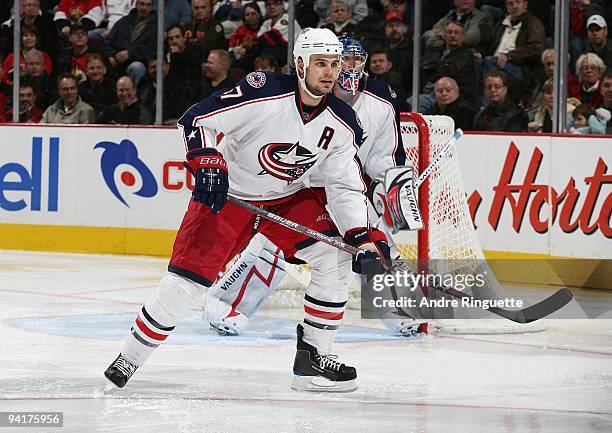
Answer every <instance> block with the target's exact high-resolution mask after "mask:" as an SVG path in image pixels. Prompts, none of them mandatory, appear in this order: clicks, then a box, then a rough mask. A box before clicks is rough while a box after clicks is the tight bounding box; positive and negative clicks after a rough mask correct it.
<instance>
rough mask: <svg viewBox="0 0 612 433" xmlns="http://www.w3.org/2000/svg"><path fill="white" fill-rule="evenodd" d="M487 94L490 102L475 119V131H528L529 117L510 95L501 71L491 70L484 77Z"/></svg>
mask: <svg viewBox="0 0 612 433" xmlns="http://www.w3.org/2000/svg"><path fill="white" fill-rule="evenodd" d="M484 87H485V96H486V97H487V99H488V101H489V103H488V105H486V106H485V107H484V108H483V109H482V110H480V112H479V113H478V114H477V115H476V118H475V119H474V127H473V129H474V130H475V131H496V132H497V131H505V132H525V131H527V123H528V118H527V114H526V113H525V111H523V110H522V109H521V107H519V106H518V105H517V104H515V103H514V102H512V101H511V100H510V99H509V98H508V97H507V95H508V83H507V81H506V76H505V75H504V74H503V73H501V72H499V71H493V72H489V73H488V74H487V75H486V76H485V79H484Z"/></svg>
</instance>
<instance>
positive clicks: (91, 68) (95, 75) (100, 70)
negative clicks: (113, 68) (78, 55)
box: [87, 59, 106, 83]
mask: <svg viewBox="0 0 612 433" xmlns="http://www.w3.org/2000/svg"><path fill="white" fill-rule="evenodd" d="M105 74H106V66H104V63H102V62H101V61H100V60H98V59H93V60H90V61H89V62H88V63H87V78H89V80H90V81H93V82H94V83H97V82H99V81H102V79H103V78H104V75H105Z"/></svg>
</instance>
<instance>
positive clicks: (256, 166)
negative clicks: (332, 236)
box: [178, 72, 368, 233]
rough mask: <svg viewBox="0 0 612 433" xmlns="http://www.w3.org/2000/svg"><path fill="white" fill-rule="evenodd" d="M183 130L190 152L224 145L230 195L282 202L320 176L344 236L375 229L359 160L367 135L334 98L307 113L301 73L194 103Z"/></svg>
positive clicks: (260, 79) (251, 78)
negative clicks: (370, 220)
mask: <svg viewBox="0 0 612 433" xmlns="http://www.w3.org/2000/svg"><path fill="white" fill-rule="evenodd" d="M178 126H179V130H180V132H181V135H182V139H183V140H184V143H185V146H186V148H187V150H190V149H194V148H197V147H215V146H216V147H218V149H219V151H220V152H221V153H222V154H223V156H224V157H225V159H226V161H227V163H228V171H229V180H230V194H232V195H234V196H236V197H239V198H241V199H244V200H248V201H252V202H253V201H255V202H257V201H264V202H267V201H273V200H278V199H282V198H285V197H288V196H291V195H292V194H295V193H296V192H297V191H299V190H300V189H303V188H305V187H308V186H310V185H311V181H310V177H311V176H312V175H317V177H318V178H320V179H322V186H324V187H325V190H326V195H327V209H328V211H329V212H330V216H331V217H332V219H333V220H334V222H335V223H336V225H337V226H338V229H339V230H340V233H345V232H346V231H347V230H349V229H351V228H354V227H366V226H367V225H368V220H367V207H366V198H365V195H364V192H365V184H364V182H363V179H362V178H361V170H360V166H359V163H358V161H357V158H356V153H357V150H358V147H359V145H360V144H361V141H362V134H363V131H362V128H361V126H360V123H359V120H358V118H357V115H356V114H355V112H354V111H353V109H351V107H350V106H349V105H348V104H346V103H344V102H343V101H341V100H339V99H338V98H336V97H335V96H333V95H327V96H325V97H324V98H323V100H322V102H321V103H320V104H319V106H317V107H316V109H315V110H314V111H313V112H312V113H311V114H310V115H308V114H306V113H305V112H304V111H303V110H302V103H301V100H300V97H299V91H298V81H297V77H296V76H294V75H285V74H274V73H263V72H252V73H250V74H249V75H247V76H246V77H245V78H243V79H242V80H241V81H240V83H238V85H237V86H236V87H235V88H233V89H230V90H228V91H225V92H216V93H214V94H213V95H212V96H210V97H209V98H206V99H204V100H203V101H201V102H199V103H198V104H195V105H194V106H192V107H191V108H190V109H189V110H188V111H187V112H186V113H185V114H184V115H183V116H182V117H181V119H179V122H178Z"/></svg>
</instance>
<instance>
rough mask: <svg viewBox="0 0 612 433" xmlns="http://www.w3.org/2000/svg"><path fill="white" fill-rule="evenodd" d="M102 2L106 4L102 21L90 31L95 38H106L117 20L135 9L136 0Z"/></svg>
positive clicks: (90, 34) (107, 0)
mask: <svg viewBox="0 0 612 433" xmlns="http://www.w3.org/2000/svg"><path fill="white" fill-rule="evenodd" d="M102 4H103V6H104V9H103V10H104V14H103V15H102V23H101V24H100V26H99V27H96V28H95V29H93V30H92V31H90V32H89V37H90V38H93V39H97V38H102V39H106V38H107V37H108V35H109V34H110V31H111V30H112V29H113V27H114V26H115V24H116V23H117V21H119V20H120V19H121V18H123V17H125V16H127V15H128V14H129V13H130V11H131V10H132V9H134V6H136V0H103V3H102Z"/></svg>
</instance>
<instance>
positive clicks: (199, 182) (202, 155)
mask: <svg viewBox="0 0 612 433" xmlns="http://www.w3.org/2000/svg"><path fill="white" fill-rule="evenodd" d="M185 167H186V168H187V170H189V172H190V173H191V174H192V175H193V177H194V178H195V188H194V190H193V193H192V197H193V199H194V200H195V201H198V202H200V203H203V204H205V205H206V206H208V207H209V208H210V209H211V210H212V212H213V213H217V212H219V211H220V210H221V209H223V206H225V202H226V201H227V190H228V188H229V180H228V177H227V163H226V162H225V159H223V155H221V154H220V153H219V152H218V151H217V150H216V149H212V148H198V149H192V150H190V151H189V152H187V162H185Z"/></svg>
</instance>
